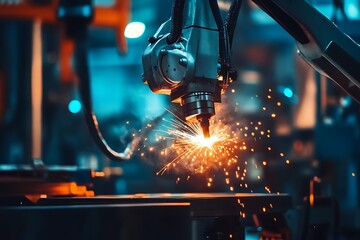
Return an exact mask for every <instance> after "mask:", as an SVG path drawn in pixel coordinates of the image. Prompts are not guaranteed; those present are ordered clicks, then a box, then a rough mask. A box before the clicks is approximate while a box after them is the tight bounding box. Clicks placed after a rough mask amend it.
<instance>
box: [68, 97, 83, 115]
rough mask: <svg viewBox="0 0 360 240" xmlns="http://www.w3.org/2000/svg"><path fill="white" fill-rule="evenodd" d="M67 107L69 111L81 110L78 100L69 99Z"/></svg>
mask: <svg viewBox="0 0 360 240" xmlns="http://www.w3.org/2000/svg"><path fill="white" fill-rule="evenodd" d="M68 109H69V111H70V112H71V113H74V114H75V113H79V112H80V111H81V103H80V101H78V100H71V101H70V102H69V105H68Z"/></svg>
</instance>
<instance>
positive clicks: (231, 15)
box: [225, 0, 242, 49]
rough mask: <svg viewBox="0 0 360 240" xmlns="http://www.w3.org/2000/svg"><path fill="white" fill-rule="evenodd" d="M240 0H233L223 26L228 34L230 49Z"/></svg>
mask: <svg viewBox="0 0 360 240" xmlns="http://www.w3.org/2000/svg"><path fill="white" fill-rule="evenodd" d="M241 3H242V0H234V1H233V3H232V4H231V7H230V10H229V12H228V14H227V16H226V19H225V28H226V29H227V32H228V35H229V44H230V49H231V48H232V43H233V38H234V32H235V27H236V22H237V19H238V16H239V12H240V7H241Z"/></svg>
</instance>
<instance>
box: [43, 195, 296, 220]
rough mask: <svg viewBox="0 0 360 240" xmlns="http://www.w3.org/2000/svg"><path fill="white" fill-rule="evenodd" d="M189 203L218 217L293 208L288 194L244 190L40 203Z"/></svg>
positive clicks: (205, 214) (197, 212) (196, 213)
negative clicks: (237, 191)
mask: <svg viewBox="0 0 360 240" xmlns="http://www.w3.org/2000/svg"><path fill="white" fill-rule="evenodd" d="M169 202H183V203H190V209H191V215H192V216H193V217H219V216H231V215H239V214H240V212H241V213H245V214H246V215H250V214H257V213H263V212H286V211H287V210H288V209H289V208H291V205H292V203H291V198H290V196H289V195H287V194H279V195H278V194H245V193H244V194H243V193H237V194H236V193H234V194H232V193H184V194H170V193H162V194H135V195H121V196H96V197H88V198H81V197H75V198H44V199H40V200H39V201H38V202H37V205H85V204H129V203H169Z"/></svg>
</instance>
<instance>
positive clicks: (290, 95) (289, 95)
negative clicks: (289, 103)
mask: <svg viewBox="0 0 360 240" xmlns="http://www.w3.org/2000/svg"><path fill="white" fill-rule="evenodd" d="M283 93H284V95H285V97H288V98H291V97H292V96H294V92H293V91H292V90H291V89H290V88H285V89H284V91H283Z"/></svg>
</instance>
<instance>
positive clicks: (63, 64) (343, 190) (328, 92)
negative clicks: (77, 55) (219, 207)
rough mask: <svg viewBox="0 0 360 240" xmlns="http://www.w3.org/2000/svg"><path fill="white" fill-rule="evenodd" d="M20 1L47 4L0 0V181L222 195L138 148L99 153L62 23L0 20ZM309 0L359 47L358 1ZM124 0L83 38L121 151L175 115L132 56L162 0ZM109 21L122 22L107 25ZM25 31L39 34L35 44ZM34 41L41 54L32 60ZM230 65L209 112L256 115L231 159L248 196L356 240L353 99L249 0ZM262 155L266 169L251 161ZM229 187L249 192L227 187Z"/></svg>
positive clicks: (222, 0) (239, 117) (359, 125)
mask: <svg viewBox="0 0 360 240" xmlns="http://www.w3.org/2000/svg"><path fill="white" fill-rule="evenodd" d="M24 2H26V4H29V5H31V6H37V7H47V6H49V7H48V8H49V9H50V8H51V4H52V2H53V1H51V0H28V1H22V0H0V182H3V183H5V182H6V183H7V182H8V181H9V179H16V180H17V183H19V182H30V181H32V180H29V179H32V178H34V177H35V178H37V179H45V181H46V182H56V181H59V179H63V180H64V181H71V182H76V183H78V184H85V185H86V184H89V183H90V184H91V187H90V189H91V190H92V191H94V192H95V195H103V194H109V195H123V194H136V193H164V192H166V193H189V192H190V193H191V192H228V193H230V192H231V191H230V190H229V188H228V187H227V186H226V184H225V183H218V184H217V185H215V186H213V187H212V188H209V187H206V181H207V180H206V179H202V177H201V176H199V175H194V176H192V177H193V179H194V180H192V181H180V182H178V181H177V178H178V177H179V176H180V177H181V178H183V177H186V176H187V173H186V174H183V175H184V176H182V173H179V172H176V171H171V170H170V171H169V172H167V173H165V174H163V175H161V176H158V175H157V174H156V172H157V171H159V170H160V168H161V164H163V161H162V162H161V164H159V162H160V160H158V159H156V158H157V157H158V156H153V157H152V158H151V155H149V156H147V157H143V156H141V152H140V151H135V152H134V154H133V155H132V157H131V158H130V159H129V161H126V162H122V163H118V162H112V161H110V160H109V159H108V158H107V157H106V156H104V154H103V153H102V152H101V151H100V150H99V149H98V147H97V146H96V144H95V143H94V141H93V139H92V137H91V135H90V133H89V130H88V128H87V126H86V122H85V119H84V114H83V113H84V111H83V105H82V104H83V103H82V101H81V98H80V93H79V89H78V84H79V82H78V79H77V78H76V77H75V74H74V73H73V72H72V71H73V70H72V69H71V68H69V67H68V66H71V64H72V61H73V60H72V59H71V54H72V48H73V46H72V45H71V43H69V41H67V40H66V39H64V29H63V25H62V24H64V22H62V23H61V20H56V21H55V20H54V21H53V20H49V21H48V20H43V21H41V18H38V19H36V18H31V17H23V16H20V15H21V14H19V15H17V14H13V16H11V13H10V12H6V11H5V10H4V9H11V7H13V8H14V9H15V8H16V5H19V4H23V3H24ZM121 2H122V1H115V0H94V1H93V3H94V6H95V7H98V8H112V7H114V5H116V4H115V3H117V4H120V5H121ZM124 2H126V1H124ZM124 2H123V4H124ZM231 2H232V1H230V0H219V1H218V4H219V8H220V10H221V12H222V14H225V13H226V12H227V11H228V9H229V8H230V5H231ZM308 2H309V3H311V4H312V5H313V6H315V7H316V8H317V9H318V10H319V11H320V12H321V13H322V14H324V15H325V16H326V17H327V18H329V19H331V20H332V21H334V22H335V23H336V24H337V25H338V27H339V29H341V31H343V32H344V33H346V34H347V35H349V36H350V37H351V38H353V39H354V40H355V41H356V42H357V43H360V1H359V0H343V1H340V0H309V1H308ZM128 4H129V5H128V6H125V7H128V11H129V12H128V14H129V16H128V18H127V17H126V16H124V20H123V23H121V21H120V20H119V22H116V21H115V20H114V23H109V24H107V23H101V24H98V25H96V24H94V26H91V27H90V30H89V34H88V39H87V40H88V42H89V45H88V49H87V50H88V61H89V74H90V79H91V95H92V105H93V110H94V113H95V114H96V116H97V118H98V122H99V126H100V129H101V131H102V134H103V136H104V138H105V139H106V141H107V142H108V143H109V145H110V146H112V148H114V149H115V150H117V151H120V152H121V151H124V149H125V148H126V146H127V145H128V144H129V143H130V142H131V141H132V139H133V134H134V133H137V132H138V130H139V129H143V128H144V127H145V126H147V125H148V124H149V123H150V124H153V122H154V119H155V120H156V118H157V117H159V116H160V117H162V116H163V114H164V113H165V109H169V110H171V111H174V112H177V110H176V108H177V105H176V104H172V103H170V101H169V97H168V96H164V95H159V94H154V93H152V92H151V91H150V89H149V87H148V86H147V85H145V84H144V83H143V81H142V72H143V69H142V63H141V59H142V58H141V56H142V53H143V51H144V49H145V47H146V46H147V44H148V38H149V37H151V36H152V35H153V34H154V33H155V32H156V30H157V29H158V27H159V26H160V25H161V24H162V23H163V22H165V21H166V20H167V19H169V17H170V16H171V9H172V4H173V1H167V0H132V1H131V2H129V3H128ZM1 9H3V10H1ZM119 9H120V8H119ZM119 11H120V10H119ZM14 12H16V10H14ZM30 15H31V14H30ZM43 16H44V17H45V18H46V14H44V15H43ZM309 17H310V18H311V16H309ZM109 18H110V17H109ZM120 18H121V15H120ZM120 23H121V24H123V25H121V27H120V26H116V24H120ZM67 24H68V23H67ZM124 24H127V25H126V29H125V31H124V29H123V28H125V25H124ZM39 29H40V30H39ZM119 31H120V32H119ZM36 32H37V33H36ZM36 34H40V36H41V38H40V39H41V41H40V42H39V39H36ZM123 35H125V37H126V42H127V49H126V47H125V46H126V45H125V44H124V43H125V42H124V40H125V38H124V39H123ZM35 42H39V44H36V43H35ZM36 48H38V50H39V49H40V50H39V51H40V56H39V54H38V53H39V51H37V52H36V50H34V49H36ZM35 55H37V56H35ZM38 61H41V62H40V63H39V62H38ZM36 63H38V65H36ZM39 64H40V65H39ZM232 65H233V68H234V69H236V70H237V71H238V77H237V81H235V82H234V83H232V84H231V85H230V87H229V89H228V90H227V91H228V93H227V94H226V96H225V98H224V99H223V101H224V102H225V105H226V107H224V106H222V108H221V110H218V111H219V113H220V117H223V118H224V119H226V118H229V117H228V115H227V114H231V119H232V120H233V121H234V122H239V123H240V125H246V124H249V123H250V122H258V121H261V122H262V124H263V125H265V126H266V129H269V130H271V133H272V135H271V138H270V139H268V140H266V141H263V142H261V143H259V146H257V148H256V149H258V150H257V151H255V152H249V153H247V154H244V155H243V156H242V161H244V162H245V161H247V162H249V163H251V164H249V165H251V166H249V167H248V169H247V171H248V173H247V182H248V183H249V185H251V191H252V192H253V193H267V190H266V188H264V187H268V188H269V189H271V191H272V192H273V193H277V192H279V193H286V194H288V195H289V196H290V198H291V201H292V203H293V207H292V209H293V210H292V211H293V212H291V210H289V213H287V215H286V217H287V219H288V220H289V219H290V223H289V225H296V224H299V221H295V220H294V222H293V223H291V217H294V216H295V215H296V214H294V211H295V210H296V209H298V208H302V209H305V210H304V211H305V214H308V215H310V217H308V222H307V224H309V226H310V225H311V226H317V225H316V224H317V223H318V222H321V221H325V222H326V223H327V224H328V225H327V226H328V228H321V227H319V229H320V230H318V231H319V232H316V231H314V232H312V233H307V234H308V235H309V236H311V234H313V238H309V239H336V238H327V237H325V238H322V237H319V238H318V237H316V236H325V235H321V234H324V232H327V231H330V230H328V229H329V228H331V231H333V232H336V234H335V235H337V236H338V238H337V239H357V236H359V234H360V180H359V179H360V178H359V177H360V105H359V104H358V103H357V102H356V101H355V100H353V99H352V98H351V97H350V96H348V95H347V94H345V93H343V92H342V90H341V89H340V88H338V87H337V86H336V85H335V84H334V83H333V82H332V81H330V80H327V79H326V77H324V76H322V75H320V74H319V73H317V72H316V71H315V70H313V69H312V68H311V67H310V66H309V65H308V64H306V63H305V62H304V61H303V60H302V59H301V58H300V57H299V56H298V55H297V52H296V45H295V41H294V39H293V38H292V37H291V36H290V35H289V34H288V33H287V32H286V31H285V30H284V29H283V28H281V26H279V25H278V24H277V23H276V22H275V21H274V20H273V19H272V18H270V17H269V16H268V15H266V14H265V13H264V12H263V11H262V10H261V9H259V8H258V7H257V6H256V5H255V4H254V3H252V2H251V1H243V5H242V8H241V12H240V16H239V19H238V22H237V28H236V31H235V36H234V43H233V51H232ZM37 67H40V68H38V69H41V73H38V74H40V75H42V76H41V78H40V79H42V83H37V84H40V85H37V86H40V87H41V88H42V91H41V88H38V89H40V92H36V90H35V91H34V89H33V91H32V87H31V86H34V85H33V84H36V83H34V82H32V79H33V78H34V74H36V71H34V68H35V69H36V68H37ZM354 67H360V66H354ZM35 86H36V85H35ZM269 89H270V90H269ZM269 91H271V99H269V98H268V95H269ZM34 94H35V95H39V96H41V95H42V109H41V110H42V129H41V130H42V131H40V135H41V143H42V146H41V147H40V150H38V151H40V152H38V153H39V156H40V157H41V160H40V162H38V163H36V161H34V151H36V150H34V141H37V140H36V139H38V138H37V137H34V136H33V133H34V131H37V130H34V129H36V128H34V126H33V122H34V121H35V120H34V105H33V104H34V100H33V99H32V95H34ZM277 104H278V105H281V107H278V106H277ZM264 107H265V108H267V109H276V112H275V113H276V117H271V116H269V111H265V110H264ZM219 109H220V108H219ZM35 111H36V109H35ZM221 112H224V113H225V112H226V114H223V115H222V114H221ZM269 146H271V148H272V150H271V151H268V149H267V148H268V147H269ZM280 153H282V154H283V155H285V157H284V156H281V155H279V154H280ZM264 161H266V165H264V164H262V163H263V162H264ZM37 164H40V167H39V166H37ZM255 165H256V166H259V167H256V168H255V167H253V166H255ZM260 166H261V167H260ZM19 179H20V180H19ZM4 186H7V185H4V184H3V185H2V187H1V188H0V189H5V192H6V191H7V189H6V187H4ZM87 186H89V185H87ZM235 192H237V193H242V192H245V193H249V192H250V190H249V189H245V188H236V189H235ZM1 194H2V193H1V192H0V196H1ZM314 195H315V196H316V198H318V199H320V200H323V202H321V201H320V200H319V201H318V203H319V204H320V205H321V204H323V205H321V207H322V208H323V211H324V212H321V213H313V212H311V210H309V209H307V207H306V206H307V201H308V200H306V199H308V198H309V197H310V198H311V197H312V196H314ZM304 199H305V200H304ZM7 201H8V200H6V201H5V202H7ZM0 202H4V201H0ZM294 209H295V210H294ZM306 209H307V210H308V211H310V213H309V212H307V213H306ZM324 209H325V210H324ZM292 214H293V215H292ZM294 218H295V217H294ZM324 219H325V220H324ZM296 226H298V225H296ZM319 226H322V225H321V224H319ZM329 226H330V227H329ZM295 228H296V227H295ZM0 229H1V227H0ZM254 229H255V230H254V232H255V233H254V232H253V233H252V234H251V233H248V234H247V235H246V236H247V238H246V239H252V238H251V236H253V237H254V236H258V235H257V234H258V231H261V230H259V228H254ZM324 229H325V230H324ZM0 234H1V232H0ZM316 234H320V235H316ZM326 234H328V233H326ZM300 235H301V234H300V230H298V232H297V233H294V234H293V236H292V237H293V238H292V239H300ZM314 236H315V237H314ZM326 236H329V235H326ZM20 239H23V238H20ZM24 239H26V238H24ZM28 239H32V238H28ZM114 239H115V238H114ZM119 239H122V238H119ZM128 239H129V238H128ZM134 239H135V238H134ZM211 239H228V238H211ZM229 239H230V238H229ZM239 239H240V238H239ZM255 239H256V238H255ZM269 239H270V238H269ZM273 239H282V238H273Z"/></svg>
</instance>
